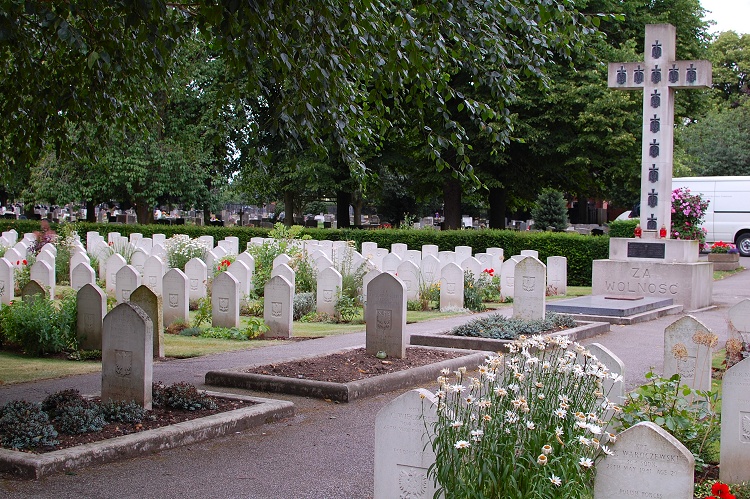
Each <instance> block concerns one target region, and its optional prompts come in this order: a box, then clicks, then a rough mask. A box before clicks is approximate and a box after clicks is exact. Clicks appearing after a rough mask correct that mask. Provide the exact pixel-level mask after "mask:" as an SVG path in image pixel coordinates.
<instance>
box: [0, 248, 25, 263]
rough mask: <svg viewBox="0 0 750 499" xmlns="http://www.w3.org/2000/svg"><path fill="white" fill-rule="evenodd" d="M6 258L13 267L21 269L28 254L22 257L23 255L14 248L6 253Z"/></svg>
mask: <svg viewBox="0 0 750 499" xmlns="http://www.w3.org/2000/svg"><path fill="white" fill-rule="evenodd" d="M4 258H5V259H6V260H8V261H9V262H10V263H11V264H12V265H13V266H15V267H20V266H21V265H22V261H23V260H25V259H26V253H24V254H23V255H21V253H20V252H19V251H18V250H17V249H16V248H15V247H13V248H10V249H8V250H6V251H5V256H4Z"/></svg>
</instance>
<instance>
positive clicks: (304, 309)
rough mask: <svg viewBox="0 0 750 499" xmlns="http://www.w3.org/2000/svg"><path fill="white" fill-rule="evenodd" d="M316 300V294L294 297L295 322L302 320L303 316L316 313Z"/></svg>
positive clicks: (293, 313)
mask: <svg viewBox="0 0 750 499" xmlns="http://www.w3.org/2000/svg"><path fill="white" fill-rule="evenodd" d="M315 306H316V298H315V293H298V294H295V295H294V306H293V312H292V316H293V317H292V318H293V319H294V320H295V321H298V320H300V319H301V318H302V317H303V316H305V315H307V314H309V313H310V312H313V311H315Z"/></svg>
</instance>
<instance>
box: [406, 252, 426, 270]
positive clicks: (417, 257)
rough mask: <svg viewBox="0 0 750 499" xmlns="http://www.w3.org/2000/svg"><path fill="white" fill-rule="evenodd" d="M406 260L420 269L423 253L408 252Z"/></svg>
mask: <svg viewBox="0 0 750 499" xmlns="http://www.w3.org/2000/svg"><path fill="white" fill-rule="evenodd" d="M406 260H407V261H410V262H411V263H413V264H414V265H416V266H417V267H419V263H420V262H421V261H422V252H421V251H419V250H406Z"/></svg>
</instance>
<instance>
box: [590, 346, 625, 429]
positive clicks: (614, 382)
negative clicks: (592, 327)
mask: <svg viewBox="0 0 750 499" xmlns="http://www.w3.org/2000/svg"><path fill="white" fill-rule="evenodd" d="M586 349H587V350H588V351H589V352H590V353H591V355H593V356H594V357H596V359H597V360H598V361H599V362H601V363H602V364H604V365H605V366H606V367H607V370H608V371H609V373H610V374H613V375H618V377H617V378H613V377H612V376H609V377H606V378H604V379H602V392H604V395H605V396H606V397H607V399H608V400H609V401H610V402H613V403H615V404H617V405H619V406H622V405H623V404H624V403H625V381H624V379H623V378H624V376H625V364H624V363H623V362H622V360H620V358H619V357H618V356H617V355H615V354H613V353H612V352H611V351H610V350H609V349H608V348H607V347H605V346H604V345H601V344H599V343H592V344H590V345H588V346H587V347H586ZM614 414H615V412H614V410H608V411H606V412H605V413H604V415H603V416H602V417H601V419H602V420H604V421H610V420H611V419H612V417H613V416H614Z"/></svg>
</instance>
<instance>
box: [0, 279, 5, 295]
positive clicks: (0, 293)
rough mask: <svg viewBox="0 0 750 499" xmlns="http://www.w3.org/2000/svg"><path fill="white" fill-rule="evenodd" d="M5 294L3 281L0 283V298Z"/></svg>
mask: <svg viewBox="0 0 750 499" xmlns="http://www.w3.org/2000/svg"><path fill="white" fill-rule="evenodd" d="M4 294H5V281H0V296H3V295H4Z"/></svg>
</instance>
